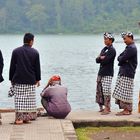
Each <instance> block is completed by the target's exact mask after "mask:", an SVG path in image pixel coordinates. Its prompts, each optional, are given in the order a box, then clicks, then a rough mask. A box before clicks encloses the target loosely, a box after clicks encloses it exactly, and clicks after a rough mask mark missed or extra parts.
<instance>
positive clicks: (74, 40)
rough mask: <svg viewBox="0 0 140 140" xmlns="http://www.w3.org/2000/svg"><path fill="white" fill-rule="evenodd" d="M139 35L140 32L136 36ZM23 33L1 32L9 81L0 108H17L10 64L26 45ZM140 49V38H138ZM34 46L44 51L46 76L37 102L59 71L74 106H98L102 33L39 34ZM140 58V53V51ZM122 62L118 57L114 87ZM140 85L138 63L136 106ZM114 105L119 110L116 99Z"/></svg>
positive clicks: (0, 95) (119, 45)
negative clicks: (17, 49) (17, 50)
mask: <svg viewBox="0 0 140 140" xmlns="http://www.w3.org/2000/svg"><path fill="white" fill-rule="evenodd" d="M136 38H137V39H139V38H140V36H136ZM22 40H23V36H21V35H0V42H1V45H0V49H1V50H2V53H3V57H4V71H3V76H4V79H5V81H4V82H3V83H1V85H0V108H14V103H13V102H14V98H8V97H7V94H8V90H9V87H10V81H9V80H8V78H9V65H10V59H11V53H12V50H13V49H14V48H15V47H18V46H21V45H22ZM136 45H137V48H138V51H139V52H140V42H136ZM33 47H34V48H36V49H37V50H38V51H39V53H40V60H41V70H42V80H41V86H40V87H39V88H37V94H36V95H37V105H38V106H41V104H40V92H41V90H42V89H43V88H44V86H45V85H46V84H47V81H48V79H49V78H50V76H52V75H54V74H58V75H60V76H61V78H62V84H63V85H65V86H67V87H68V100H69V102H70V104H71V106H72V109H73V110H81V109H83V110H98V105H97V104H96V103H95V94H96V77H97V73H98V69H99V65H98V64H96V63H95V58H96V57H97V55H98V54H99V52H100V50H101V49H102V48H103V47H104V42H103V37H102V35H37V36H35V42H34V46H33ZM114 47H115V48H116V51H117V55H119V54H120V52H122V51H123V50H124V48H125V45H124V43H123V41H122V39H121V37H120V36H116V41H115V43H114ZM139 60H140V55H139ZM117 73H118V66H117V60H115V76H114V78H113V84H112V91H113V89H114V85H115V81H116V78H117ZM139 86H140V67H139V66H138V69H137V73H136V77H135V88H134V109H135V110H136V109H137V103H138V95H139ZM112 109H114V110H117V109H118V106H117V105H115V103H114V99H112Z"/></svg>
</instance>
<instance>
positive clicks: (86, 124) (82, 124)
mask: <svg viewBox="0 0 140 140" xmlns="http://www.w3.org/2000/svg"><path fill="white" fill-rule="evenodd" d="M73 125H74V128H78V127H89V126H92V127H101V126H103V127H105V126H110V127H123V126H133V127H134V126H140V122H135V121H127V120H123V121H104V120H100V121H98V120H97V121H88V120H87V121H73Z"/></svg>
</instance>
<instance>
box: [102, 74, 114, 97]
mask: <svg viewBox="0 0 140 140" xmlns="http://www.w3.org/2000/svg"><path fill="white" fill-rule="evenodd" d="M101 83H102V92H103V95H111V83H112V76H103V77H102V78H101Z"/></svg>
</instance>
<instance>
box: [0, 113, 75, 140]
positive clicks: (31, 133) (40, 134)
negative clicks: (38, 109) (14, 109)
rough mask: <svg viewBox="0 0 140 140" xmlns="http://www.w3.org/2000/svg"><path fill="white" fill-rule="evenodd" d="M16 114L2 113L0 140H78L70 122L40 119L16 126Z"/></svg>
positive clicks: (46, 118)
mask: <svg viewBox="0 0 140 140" xmlns="http://www.w3.org/2000/svg"><path fill="white" fill-rule="evenodd" d="M13 121H14V113H2V125H0V140H77V137H76V134H75V130H74V127H73V125H72V122H71V121H70V120H67V119H65V120H61V119H52V118H48V117H39V118H38V119H37V120H36V121H33V122H32V123H31V124H24V125H14V124H11V123H13Z"/></svg>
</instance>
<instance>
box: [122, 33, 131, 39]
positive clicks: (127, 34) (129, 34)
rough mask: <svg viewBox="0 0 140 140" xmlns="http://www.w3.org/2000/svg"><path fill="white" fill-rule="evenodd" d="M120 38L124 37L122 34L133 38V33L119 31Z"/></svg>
mask: <svg viewBox="0 0 140 140" xmlns="http://www.w3.org/2000/svg"><path fill="white" fill-rule="evenodd" d="M121 36H122V38H124V36H129V37H132V38H133V33H132V32H122V33H121Z"/></svg>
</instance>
